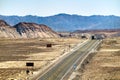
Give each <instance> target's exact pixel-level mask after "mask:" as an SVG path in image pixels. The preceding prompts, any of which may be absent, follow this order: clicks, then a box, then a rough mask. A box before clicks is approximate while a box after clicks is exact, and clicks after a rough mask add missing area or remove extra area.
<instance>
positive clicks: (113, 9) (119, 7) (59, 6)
mask: <svg viewBox="0 0 120 80" xmlns="http://www.w3.org/2000/svg"><path fill="white" fill-rule="evenodd" d="M59 13H67V14H78V15H85V16H89V15H116V16H120V0H0V15H19V16H25V15H38V16H50V15H55V14H59Z"/></svg>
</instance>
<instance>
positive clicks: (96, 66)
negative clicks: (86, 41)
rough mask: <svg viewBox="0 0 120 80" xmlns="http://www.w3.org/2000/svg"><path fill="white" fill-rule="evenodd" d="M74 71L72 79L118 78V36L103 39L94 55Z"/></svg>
mask: <svg viewBox="0 0 120 80" xmlns="http://www.w3.org/2000/svg"><path fill="white" fill-rule="evenodd" d="M76 73H77V76H76V77H75V78H74V80H120V37H119V38H118V37H117V38H111V39H105V40H103V43H102V45H101V47H100V50H99V51H97V53H96V55H95V56H94V57H93V58H92V59H91V60H90V61H89V63H88V64H86V65H85V67H84V69H83V70H81V69H79V70H78V71H76Z"/></svg>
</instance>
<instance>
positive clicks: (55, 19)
mask: <svg viewBox="0 0 120 80" xmlns="http://www.w3.org/2000/svg"><path fill="white" fill-rule="evenodd" d="M0 19H3V20H5V21H7V22H8V23H9V24H10V25H15V24H18V23H19V22H34V23H37V24H46V25H48V26H49V27H51V28H52V29H53V30H55V31H74V30H95V29H97V30H99V29H120V17H119V16H114V15H110V16H102V15H93V16H80V15H69V14H58V15H53V16H48V17H39V16H31V15H28V16H0Z"/></svg>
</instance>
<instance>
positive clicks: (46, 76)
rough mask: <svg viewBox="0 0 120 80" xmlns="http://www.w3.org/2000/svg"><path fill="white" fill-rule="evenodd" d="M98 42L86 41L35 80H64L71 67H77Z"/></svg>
mask: <svg viewBox="0 0 120 80" xmlns="http://www.w3.org/2000/svg"><path fill="white" fill-rule="evenodd" d="M99 42H100V41H99V40H90V41H87V42H86V43H85V44H84V45H83V46H80V47H79V48H78V49H77V50H76V51H74V52H72V54H70V55H69V56H67V57H65V58H64V59H63V60H61V61H60V62H58V63H57V64H56V65H54V66H53V67H52V68H50V70H48V71H46V72H45V73H43V74H42V75H41V76H39V77H38V78H37V79H36V80H62V79H64V77H65V76H66V73H67V72H69V71H71V70H70V69H71V67H73V68H75V67H76V66H77V65H78V62H80V61H82V59H84V56H85V55H87V54H88V53H89V52H90V51H91V50H92V49H94V48H95V46H96V45H98V43H99ZM78 59H79V60H78ZM77 61H78V62H77Z"/></svg>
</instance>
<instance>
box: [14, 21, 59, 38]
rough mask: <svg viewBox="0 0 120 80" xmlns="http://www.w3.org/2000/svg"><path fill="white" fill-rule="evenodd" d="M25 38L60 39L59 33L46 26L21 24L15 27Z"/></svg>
mask: <svg viewBox="0 0 120 80" xmlns="http://www.w3.org/2000/svg"><path fill="white" fill-rule="evenodd" d="M14 28H16V30H17V32H19V34H20V35H21V36H22V37H24V38H39V37H40V38H51V37H58V35H57V33H56V32H54V31H53V30H52V29H51V28H49V27H47V26H46V25H44V24H36V23H26V22H21V23H18V24H17V25H15V26H14Z"/></svg>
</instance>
